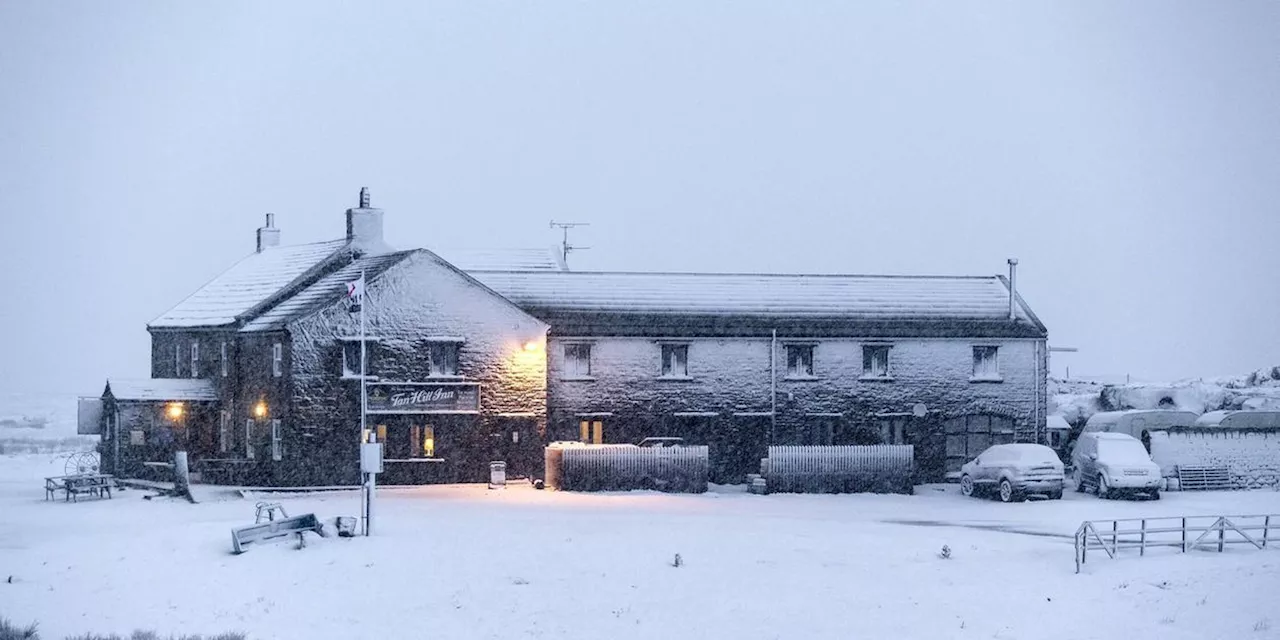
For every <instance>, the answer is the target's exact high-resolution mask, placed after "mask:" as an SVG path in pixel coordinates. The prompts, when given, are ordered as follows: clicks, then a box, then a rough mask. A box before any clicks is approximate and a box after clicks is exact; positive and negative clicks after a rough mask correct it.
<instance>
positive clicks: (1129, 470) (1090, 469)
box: [1071, 431, 1164, 500]
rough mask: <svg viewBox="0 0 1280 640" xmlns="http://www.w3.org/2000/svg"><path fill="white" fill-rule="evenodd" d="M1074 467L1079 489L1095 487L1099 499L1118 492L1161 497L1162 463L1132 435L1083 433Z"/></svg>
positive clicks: (1072, 456) (1110, 496) (1078, 444)
mask: <svg viewBox="0 0 1280 640" xmlns="http://www.w3.org/2000/svg"><path fill="white" fill-rule="evenodd" d="M1071 464H1072V465H1073V466H1074V467H1075V470H1074V471H1072V473H1071V477H1072V479H1073V480H1075V483H1076V491H1084V490H1086V489H1088V488H1092V489H1094V490H1095V491H1097V493H1098V497H1099V498H1112V497H1115V496H1116V495H1117V494H1119V493H1122V492H1123V493H1146V494H1148V495H1150V496H1151V498H1152V499H1155V500H1159V499H1160V487H1161V486H1163V485H1164V478H1162V477H1161V476H1160V465H1158V464H1156V463H1154V462H1152V461H1151V455H1150V454H1148V453H1147V450H1146V448H1145V447H1143V446H1142V443H1141V442H1139V441H1138V440H1137V438H1134V437H1133V436H1130V435H1126V434H1123V433H1108V432H1104V431H1096V432H1088V433H1082V434H1080V438H1079V439H1078V440H1076V447H1075V449H1074V450H1072V452H1071Z"/></svg>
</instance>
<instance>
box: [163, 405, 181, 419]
mask: <svg viewBox="0 0 1280 640" xmlns="http://www.w3.org/2000/svg"><path fill="white" fill-rule="evenodd" d="M165 413H166V414H168V416H169V418H170V419H171V420H177V419H178V418H181V417H182V403H181V402H170V403H169V406H168V407H167V408H166V409H165Z"/></svg>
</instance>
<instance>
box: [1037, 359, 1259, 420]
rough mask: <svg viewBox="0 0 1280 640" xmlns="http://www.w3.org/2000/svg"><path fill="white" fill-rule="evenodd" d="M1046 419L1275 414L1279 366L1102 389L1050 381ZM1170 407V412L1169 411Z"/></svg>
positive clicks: (1101, 386)
mask: <svg viewBox="0 0 1280 640" xmlns="http://www.w3.org/2000/svg"><path fill="white" fill-rule="evenodd" d="M1049 394H1050V399H1049V413H1050V414H1058V415H1061V416H1062V417H1063V418H1064V419H1066V420H1067V422H1070V423H1072V424H1078V423H1080V422H1083V421H1085V420H1088V419H1089V416H1091V415H1093V414H1095V413H1097V412H1099V411H1116V410H1124V409H1158V408H1162V407H1169V408H1177V409H1180V410H1184V411H1194V412H1196V413H1204V412H1206V411H1217V410H1220V409H1226V410H1241V409H1243V410H1252V411H1264V410H1270V411H1276V410H1280V366H1277V367H1271V368H1264V369H1259V370H1257V371H1254V372H1252V373H1249V374H1246V375H1242V376H1230V377H1221V378H1201V379H1196V380H1183V381H1179V382H1171V383H1147V382H1144V383H1134V384H1102V383H1099V382H1093V381H1082V380H1055V379H1050V380H1049ZM1170 403H1172V406H1170Z"/></svg>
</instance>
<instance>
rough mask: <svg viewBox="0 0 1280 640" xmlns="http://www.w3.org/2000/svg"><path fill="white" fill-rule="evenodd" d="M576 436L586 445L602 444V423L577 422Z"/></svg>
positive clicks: (594, 421) (592, 421)
mask: <svg viewBox="0 0 1280 640" xmlns="http://www.w3.org/2000/svg"><path fill="white" fill-rule="evenodd" d="M578 435H579V438H578V439H579V440H580V441H581V442H585V443H587V444H604V422H602V421H600V420H580V421H578Z"/></svg>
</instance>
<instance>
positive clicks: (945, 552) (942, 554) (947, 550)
mask: <svg viewBox="0 0 1280 640" xmlns="http://www.w3.org/2000/svg"><path fill="white" fill-rule="evenodd" d="M938 557H939V558H942V559H943V560H950V559H951V547H949V546H947V545H945V544H944V545H942V551H939V552H938Z"/></svg>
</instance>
